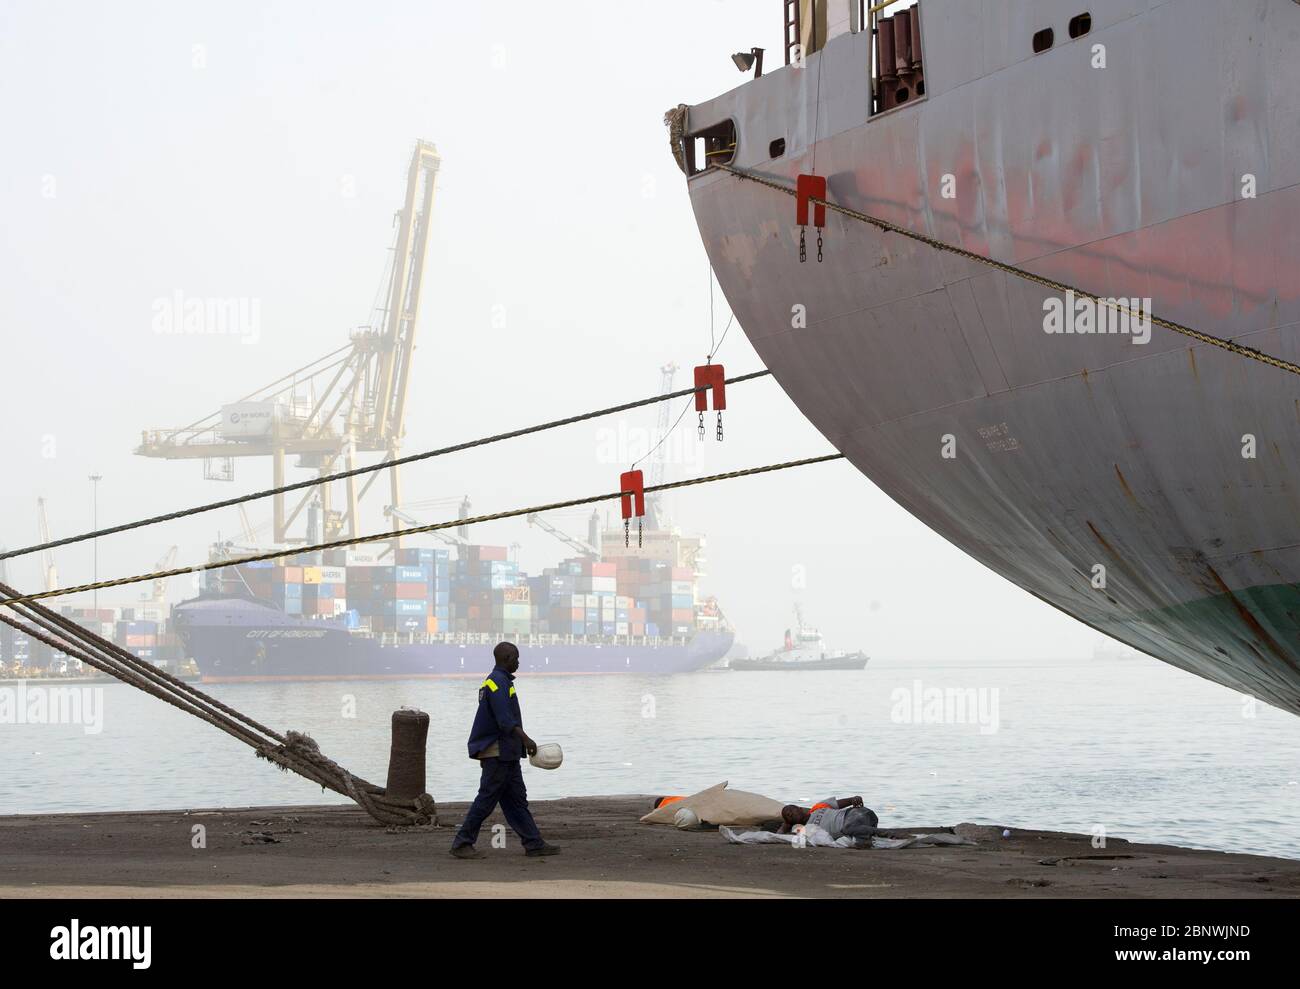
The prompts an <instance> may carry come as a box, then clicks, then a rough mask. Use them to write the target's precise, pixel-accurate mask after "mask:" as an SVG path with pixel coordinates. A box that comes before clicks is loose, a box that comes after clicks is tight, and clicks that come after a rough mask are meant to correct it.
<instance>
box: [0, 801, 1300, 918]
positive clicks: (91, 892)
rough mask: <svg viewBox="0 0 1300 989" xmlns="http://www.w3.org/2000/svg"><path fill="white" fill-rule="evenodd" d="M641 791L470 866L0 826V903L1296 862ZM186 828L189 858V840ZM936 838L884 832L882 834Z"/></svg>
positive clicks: (438, 832)
mask: <svg viewBox="0 0 1300 989" xmlns="http://www.w3.org/2000/svg"><path fill="white" fill-rule="evenodd" d="M649 804H650V798H648V797H598V798H597V797H583V798H573V799H567V800H551V801H538V802H536V803H534V804H533V810H534V813H535V815H536V817H537V821H538V824H539V825H540V827H541V829H542V832H543V834H544V835H545V836H546V838H547V840H548V841H550V842H552V843H554V844H558V845H561V846H563V848H564V851H563V853H562V854H560V855H558V856H554V857H551V858H545V859H529V858H525V856H524V855H523V849H522V847H521V846H520V845H519V842H518V840H517V839H516V838H515V836H514V835H513V834H509V835H508V837H507V847H506V848H504V849H493V848H492V847H491V843H490V838H491V826H492V825H493V824H497V823H501V818H500V815H499V814H496V815H493V817H492V818H491V819H490V820H489V822H488V825H487V826H486V827H485V828H484V831H483V835H482V837H481V838H480V841H479V847H480V849H482V850H483V851H484V852H485V854H486V857H485V858H483V859H480V860H476V861H460V860H457V859H454V858H452V857H451V856H450V855H448V854H447V849H448V847H449V846H450V844H451V839H452V835H453V833H454V830H455V825H456V824H457V823H458V822H459V821H460V818H461V815H462V814H463V813H464V811H465V808H466V805H465V804H445V805H440V806H439V817H440V820H441V826H440V827H438V828H420V829H404V830H393V829H386V828H384V827H382V826H379V825H376V824H374V823H373V822H372V821H371V820H370V819H369V818H368V817H366V816H365V814H364V813H362V812H361V811H360V810H358V809H355V808H352V807H276V808H240V809H223V810H207V811H204V810H193V811H162V812H149V813H133V812H127V813H113V814H54V815H31V816H9V817H0V896H2V897H46V898H64V897H160V898H174V897H503V896H505V897H523V898H549V897H575V898H580V897H596V898H618V897H660V898H701V897H713V898H733V897H758V898H776V897H907V898H916V897H984V898H1007V897H1045V898H1046V897H1093V898H1122V897H1188V898H1242V897H1268V898H1273V897H1297V896H1300V861H1298V860H1290V859H1274V858H1265V857H1262V856H1253V855H1229V854H1224V853H1221V852H1207V851H1194V850H1190V849H1182V848H1171V847H1167V846H1162V845H1139V844H1130V843H1128V842H1126V841H1123V840H1121V839H1116V838H1111V839H1109V840H1108V842H1107V844H1106V847H1105V848H1094V847H1092V842H1091V839H1090V838H1089V837H1088V836H1086V835H1071V834H1061V833H1054V832H1040V831H1020V830H1013V831H1012V833H1011V837H1010V838H1006V839H1004V838H1002V837H1001V834H1002V832H1001V829H1000V828H989V827H981V826H977V825H967V824H961V825H956V826H955V827H954V828H953V830H955V831H956V832H957V833H958V834H961V835H963V836H966V837H970V838H973V839H974V840H976V841H977V842H978V844H977V845H976V846H974V847H959V848H916V849H900V850H891V851H883V850H871V851H845V850H836V849H823V848H805V849H795V848H791V847H788V846H780V845H761V846H739V845H731V844H728V843H727V842H726V841H725V840H724V839H723V838H722V836H721V835H719V834H717V833H716V832H683V831H678V830H676V829H674V828H665V827H650V826H647V825H643V824H639V823H637V818H638V817H639V816H640V815H641V814H643V813H645V812H646V810H647V809H648V808H649ZM196 825H202V827H203V829H204V836H205V839H206V844H207V847H206V848H195V847H193V841H194V828H195V826H196ZM936 830H941V827H940V826H935V825H929V826H923V827H906V828H896V829H895V833H911V832H920V831H936Z"/></svg>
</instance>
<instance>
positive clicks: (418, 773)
mask: <svg viewBox="0 0 1300 989" xmlns="http://www.w3.org/2000/svg"><path fill="white" fill-rule="evenodd" d="M428 740H429V716H428V715H427V714H425V713H424V712H423V711H413V710H411V709H410V708H403V709H402V710H400V711H394V712H393V744H392V747H391V748H390V749H389V750H388V786H387V788H386V793H387V795H388V796H390V797H393V798H396V799H398V800H415V799H416V798H417V797H419V796H421V795H422V794H423V793H424V792H425V789H424V785H425V784H424V753H425V747H426V744H427V742H428Z"/></svg>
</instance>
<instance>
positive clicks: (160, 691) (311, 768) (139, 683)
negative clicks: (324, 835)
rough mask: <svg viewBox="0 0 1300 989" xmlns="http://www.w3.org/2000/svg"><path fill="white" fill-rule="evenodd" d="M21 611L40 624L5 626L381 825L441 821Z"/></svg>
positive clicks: (313, 746) (307, 747)
mask: <svg viewBox="0 0 1300 989" xmlns="http://www.w3.org/2000/svg"><path fill="white" fill-rule="evenodd" d="M0 590H3V591H4V593H7V594H8V593H17V592H15V591H14V590H13V588H10V587H6V586H4V585H0ZM16 610H18V612H19V613H20V614H22V615H23V616H24V617H25V618H27V619H28V620H29V621H31V622H34V623H35V625H28V624H26V623H24V622H21V621H18V620H16V619H14V618H12V617H10V616H9V615H6V614H3V613H0V622H3V623H4V624H5V625H8V626H10V627H11V628H14V629H16V630H17V631H19V632H21V633H22V634H23V635H26V636H28V637H29V638H30V639H32V640H34V641H37V642H41V643H44V644H45V645H47V646H49V647H50V648H52V649H55V650H57V651H58V652H60V653H63V654H64V655H66V656H69V657H71V658H73V659H76V660H79V661H80V662H82V663H84V664H85V665H86V666H88V667H90V668H91V669H96V670H99V671H100V672H101V673H105V674H107V675H109V676H111V677H113V678H114V679H117V680H120V681H121V682H123V683H125V684H127V685H129V686H132V687H135V688H136V689H138V690H142V691H144V692H145V693H147V694H149V695H150V696H152V697H155V698H157V699H158V700H161V701H163V702H164V703H167V704H170V705H172V706H173V707H175V708H177V709H178V710H180V711H183V712H184V713H186V714H189V715H192V716H194V717H196V718H198V719H200V720H201V721H204V722H206V723H208V724H209V725H212V726H213V727H214V728H216V729H218V730H219V731H224V732H225V733H226V734H228V735H230V736H231V737H232V738H235V739H236V740H238V741H240V742H243V743H244V744H245V745H247V746H249V747H250V748H252V749H253V751H254V752H255V753H256V755H257V756H258V757H259V758H262V759H266V760H267V761H269V762H272V763H274V764H276V765H278V766H279V767H280V768H281V769H283V770H286V771H290V772H294V773H297V774H298V775H299V776H302V777H303V778H305V779H307V780H310V781H311V782H313V783H316V784H317V785H319V786H321V787H323V788H325V789H329V790H333V791H334V792H335V793H338V794H340V795H341V796H344V797H349V798H351V799H352V800H353V801H355V802H356V803H357V804H358V805H359V806H360V807H361V808H362V809H363V810H365V811H366V813H367V814H369V815H370V816H371V817H372V818H374V819H375V820H376V821H378V822H380V823H381V824H387V825H393V826H414V825H422V824H429V823H434V822H436V821H437V806H436V804H435V803H434V800H433V798H432V797H431V796H430V795H429V794H427V793H422V794H420V795H419V796H418V797H416V798H415V799H413V800H402V799H397V798H393V797H389V796H388V795H387V793H386V792H385V790H384V788H383V787H380V786H376V785H375V784H373V783H371V782H369V781H367V780H365V779H362V778H361V777H360V776H357V775H356V774H354V773H351V772H349V771H348V770H346V769H344V768H343V767H342V766H340V765H339V764H338V763H336V762H334V761H333V760H332V759H329V758H328V757H326V756H325V755H324V754H323V753H322V752H321V751H320V746H319V745H317V743H316V742H315V741H314V740H313V739H312V738H311V737H310V736H308V735H305V734H303V733H301V732H294V731H290V732H287V733H286V734H285V735H280V734H279V733H278V732H275V731H272V730H271V729H269V728H265V727H264V726H261V725H258V724H257V722H255V721H253V720H252V719H251V718H248V717H247V716H245V715H243V714H240V713H239V712H238V711H235V710H234V709H232V708H230V707H228V706H227V705H225V704H222V703H221V702H220V701H218V700H216V699H215V698H213V697H210V696H208V695H207V694H204V693H203V692H202V691H200V690H198V689H197V688H195V687H193V686H192V685H191V684H187V683H185V682H184V681H181V680H178V679H176V678H175V677H172V676H171V675H170V674H167V673H165V672H164V671H162V670H159V669H157V668H156V667H153V666H150V665H149V664H146V663H144V662H143V661H142V660H138V659H136V658H135V657H133V656H130V654H129V653H125V651H124V650H121V649H120V648H119V647H117V646H116V645H115V644H114V643H112V642H109V641H108V640H106V639H103V638H101V637H100V636H97V635H95V634H94V633H93V632H90V631H89V630H88V629H83V628H81V627H80V626H77V625H75V624H73V623H69V624H70V627H68V628H61V627H60V628H57V629H54V628H51V626H53V625H55V624H56V619H61V618H62V616H52V615H51V616H50V617H46V616H45V615H44V614H41V613H38V612H37V608H36V607H31V608H27V607H20V608H18V609H16ZM45 611H46V609H43V608H42V609H40V612H45ZM36 626H39V627H36ZM119 653H120V654H121V655H118V654H119ZM138 667H140V668H138Z"/></svg>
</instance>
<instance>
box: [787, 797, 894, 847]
mask: <svg viewBox="0 0 1300 989" xmlns="http://www.w3.org/2000/svg"><path fill="white" fill-rule="evenodd" d="M800 824H811V825H812V826H813V827H817V828H821V829H822V830H823V831H825V832H826V833H827V834H829V835H830V836H831V837H832V838H843V837H846V836H847V837H849V838H870V837H871V836H872V835H873V834H875V833H876V830H877V827H878V826H879V824H880V818H879V817H877V816H876V812H875V811H874V810H872V809H871V808H870V807H867V806H864V804H863V802H862V798H861V797H845V798H843V799H837V798H835V797H827V798H826V799H825V800H819V801H817V803H815V804H813V805H812V807H811V808H809V807H800V806H799V805H798V804H786V805H785V806H784V807H782V808H781V827H780V828H779V829H778V833H779V834H789V833H790V832H791V831H793V830H794V829H795V827H796V826H798V825H800Z"/></svg>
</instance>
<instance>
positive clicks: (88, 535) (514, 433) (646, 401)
mask: <svg viewBox="0 0 1300 989" xmlns="http://www.w3.org/2000/svg"><path fill="white" fill-rule="evenodd" d="M771 373H772V372H771V371H753V372H751V373H749V374H742V375H739V376H738V377H735V378H728V379H727V381H726V383H727V384H729V385H739V384H743V383H744V382H746V381H753V380H755V379H756V378H765V377H767V376H768V375H769V374H771ZM707 390H708V389H707V388H706V387H703V386H702V387H699V388H683V389H682V390H681V391H675V392H672V393H671V394H668V395H655V396H654V397H653V398H641V399H637V400H636V401H635V402H625V403H624V404H622V405H612V406H610V407H609V408H607V409H597V410H595V411H594V412H584V413H582V414H581V415H576V416H568V417H567V418H564V419H554V420H552V421H550V422H543V423H539V424H537V425H535V426H525V427H523V428H522V429H512V430H510V431H509V432H506V433H497V434H496V435H495V436H484V437H482V438H481V439H477V440H467V441H465V442H464V443H457V444H455V445H454V446H444V447H441V448H440V449H437V450H425V451H424V452H423V453H412V454H410V455H409V456H406V457H398V458H397V459H396V460H385V461H382V462H380V463H377V464H371V465H370V466H367V467H355V468H353V469H352V470H344V471H339V472H338V473H337V474H327V475H325V476H324V477H313V478H310V479H308V480H306V481H295V482H294V483H293V484H285V485H282V486H280V487H278V488H267V489H266V490H265V491H255V492H253V493H252V494H246V495H239V496H238V497H236V498H226V499H225V500H223V501H214V502H210V503H208V504H206V505H199V506H197V507H195V508H185V509H181V510H180V511H175V512H168V513H167V514H165V515H155V516H153V517H152V518H147V519H140V520H139V521H138V522H123V523H122V524H121V525H113V526H109V527H107V528H104V529H97V530H95V531H94V532H84V533H82V534H81V535H78V536H65V537H64V538H62V539H52V540H50V541H49V542H47V543H39V544H37V545H35V546H27V547H24V548H23V549H13V550H9V551H8V552H4V553H0V560H10V559H13V558H14V557H16V556H26V555H28V554H30V553H40V552H43V551H44V550H47V549H55V548H57V547H59V546H70V545H72V544H73V543H82V542H85V541H86V540H88V539H99V538H101V537H103V536H112V535H116V534H117V533H119V532H130V531H131V530H132V529H142V528H144V527H145V526H149V525H157V524H158V523H160V522H173V521H175V520H176V519H183V518H188V517H189V516H191V515H202V514H203V513H205V512H212V511H216V510H217V509H218V508H233V507H234V506H235V505H243V504H246V503H247V502H250V501H257V500H258V499H259V498H269V497H271V496H272V495H277V494H285V493H287V492H289V491H300V490H302V489H303V488H310V487H315V486H316V485H318V484H329V483H331V482H333V481H342V480H346V479H347V478H349V477H358V476H360V475H362V474H372V473H374V472H375V471H381V470H388V469H389V468H391V467H404V466H406V465H407V464H414V463H419V462H420V461H422V460H432V459H433V458H434V457H444V456H446V455H448V454H451V453H460V452H461V451H463V450H472V449H474V448H475V447H480V446H488V445H490V444H492V443H500V442H502V441H503V440H513V439H518V438H519V437H520V436H531V435H532V434H534V433H542V432H545V431H547V430H549V429H558V428H559V427H560V426H572V425H573V424H574V423H579V422H586V421H588V420H590V419H600V418H602V417H604V416H608V415H614V414H616V413H618V412H628V411H631V410H632V409H639V408H643V407H644V406H647V405H657V404H659V403H660V402H666V401H671V400H672V399H674V398H682V397H683V396H686V395H694V394H696V393H697V392H702V391H707ZM279 555H281V556H283V555H285V554H283V553H282V554H279ZM180 572H181V573H185V572H187V571H180Z"/></svg>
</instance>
